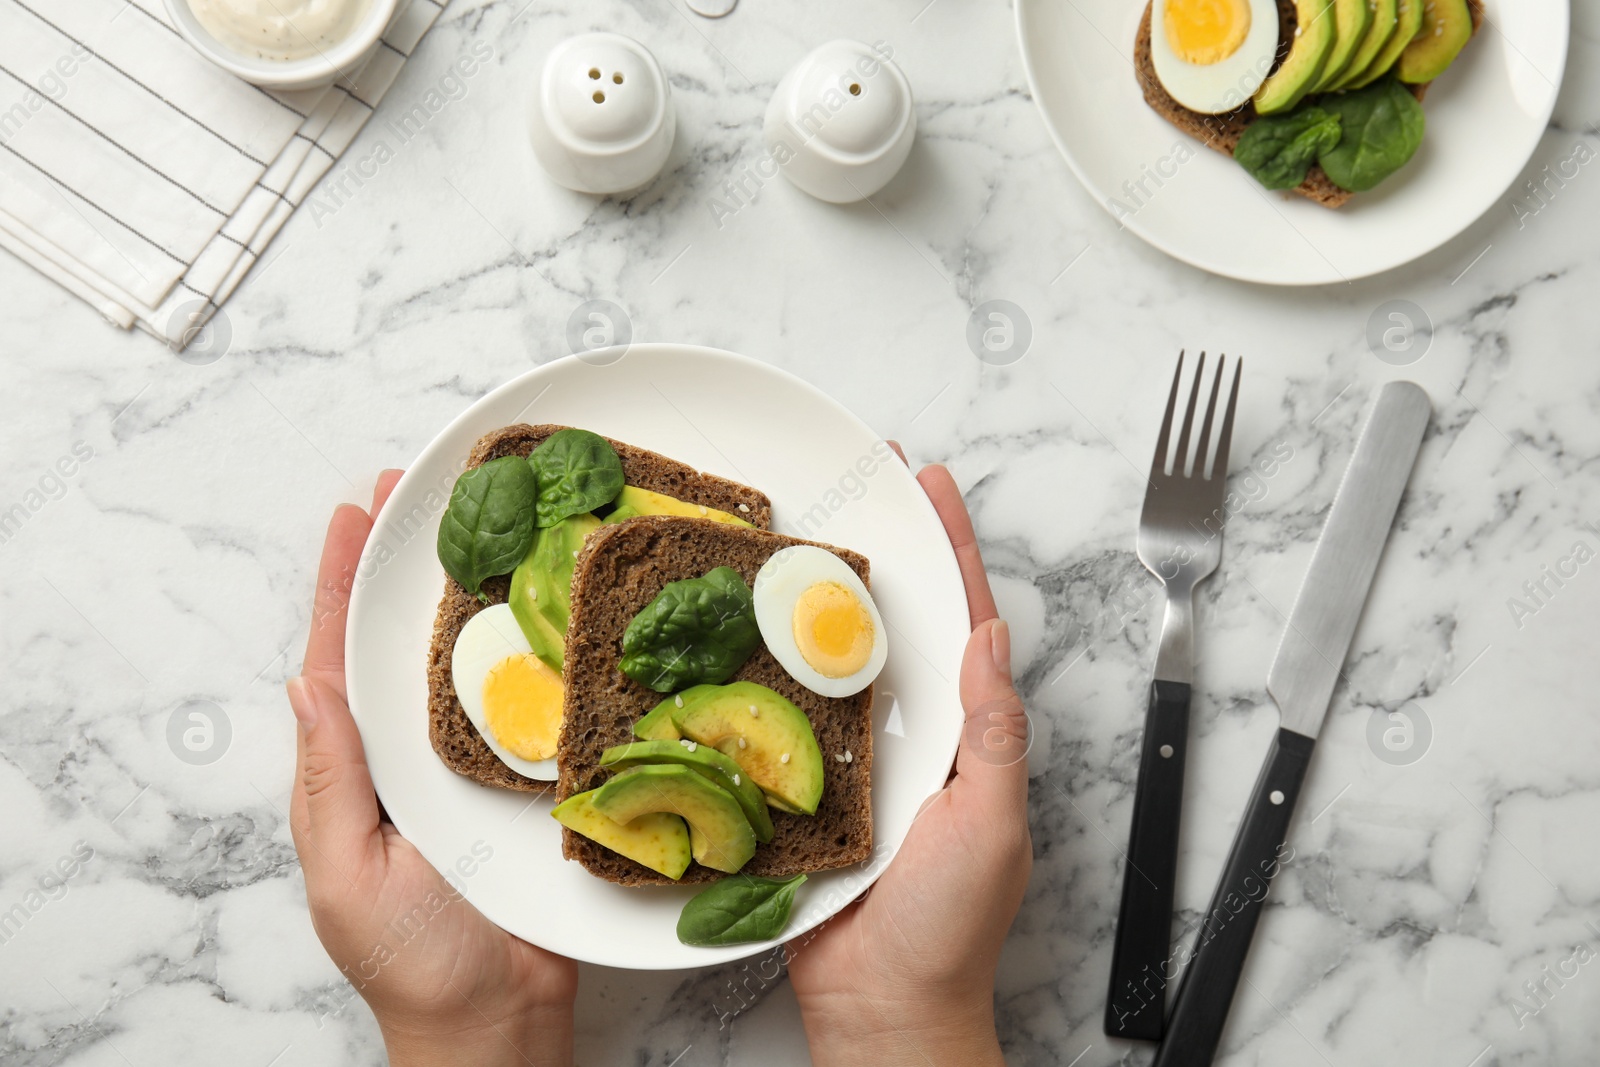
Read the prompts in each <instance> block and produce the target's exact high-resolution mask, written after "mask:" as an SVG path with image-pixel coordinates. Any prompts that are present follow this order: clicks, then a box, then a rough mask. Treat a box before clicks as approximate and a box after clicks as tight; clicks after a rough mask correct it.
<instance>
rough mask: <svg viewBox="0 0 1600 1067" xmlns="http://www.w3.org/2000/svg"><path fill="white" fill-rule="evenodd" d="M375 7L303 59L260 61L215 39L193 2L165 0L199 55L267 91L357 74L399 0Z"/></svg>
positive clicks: (374, 2) (376, 1) (378, 1)
mask: <svg viewBox="0 0 1600 1067" xmlns="http://www.w3.org/2000/svg"><path fill="white" fill-rule="evenodd" d="M370 2H371V6H370V7H369V8H368V9H367V12H366V14H365V15H364V16H362V19H361V21H360V22H358V23H357V24H356V26H355V28H354V29H352V30H351V31H350V35H349V36H348V37H346V38H345V39H344V40H342V41H340V42H339V43H338V44H335V45H332V46H330V47H329V48H327V49H325V50H324V51H322V52H320V53H318V54H317V55H314V56H308V57H307V58H305V59H288V60H275V59H261V58H259V57H257V56H247V55H244V54H243V53H241V52H237V51H235V50H233V49H231V48H229V47H228V46H227V45H225V44H224V43H222V42H221V41H219V40H217V38H215V37H213V36H212V35H211V32H210V31H209V30H207V29H206V28H205V26H204V24H202V23H201V22H200V20H199V19H198V18H196V17H195V13H194V11H193V10H191V9H190V7H189V0H166V5H167V15H168V16H169V17H170V18H171V19H172V24H173V25H174V26H176V27H177V29H178V33H179V35H180V36H182V37H183V39H184V40H186V41H188V42H189V44H190V45H192V46H193V47H194V50H195V51H196V52H199V53H200V54H201V55H202V56H205V57H206V58H207V59H209V60H210V61H211V62H212V63H215V64H216V65H217V66H219V67H221V68H222V69H223V70H225V71H227V72H228V73H229V74H232V75H234V76H236V77H239V78H243V79H244V80H245V81H247V82H250V83H251V84H252V85H260V86H262V87H264V88H268V89H283V90H294V89H318V88H321V87H322V86H324V85H331V84H333V82H334V80H335V79H337V78H339V77H340V76H341V75H353V74H354V73H355V72H356V71H357V70H359V69H360V67H361V64H362V63H363V62H365V61H366V59H367V57H368V56H370V55H371V54H372V53H373V52H374V51H375V50H376V49H377V47H378V39H379V38H381V37H382V36H383V32H384V30H386V29H388V27H389V20H390V19H392V18H394V9H395V6H396V4H397V3H398V0H370Z"/></svg>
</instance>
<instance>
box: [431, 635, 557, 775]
mask: <svg viewBox="0 0 1600 1067" xmlns="http://www.w3.org/2000/svg"><path fill="white" fill-rule="evenodd" d="M450 677H451V680H452V681H454V682H455V687H456V699H457V700H460V701H461V707H462V708H463V709H465V711H466V713H467V718H469V719H471V720H472V725H473V726H475V727H477V730H478V733H479V734H481V735H482V736H483V739H484V741H485V742H487V743H488V745H489V748H490V749H491V750H492V751H493V752H494V754H495V755H496V756H498V757H500V760H501V761H502V762H503V763H505V765H506V766H507V767H510V768H511V769H512V770H514V771H516V772H517V773H518V774H521V775H525V776H527V777H529V778H537V779H539V780H541V781H546V782H553V781H555V779H556V761H555V754H556V741H557V740H558V739H559V738H560V736H561V698H562V687H561V675H559V674H557V673H556V672H555V671H553V670H551V669H550V668H549V666H547V665H546V664H545V662H544V661H543V660H541V659H540V658H539V657H538V656H536V655H534V654H533V648H532V646H531V645H529V644H528V639H527V638H526V637H524V636H523V635H522V627H520V626H518V625H517V619H516V616H515V615H512V614H511V605H510V604H495V605H493V606H492V607H487V608H484V609H483V610H482V611H480V612H478V613H477V614H476V615H474V616H473V617H472V618H471V619H468V620H467V624H466V625H465V626H463V627H462V628H461V632H460V633H459V634H457V635H456V647H455V648H454V649H453V650H452V651H451V653H450Z"/></svg>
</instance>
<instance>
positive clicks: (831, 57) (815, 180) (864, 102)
mask: <svg viewBox="0 0 1600 1067" xmlns="http://www.w3.org/2000/svg"><path fill="white" fill-rule="evenodd" d="M889 55H890V50H889V49H888V47H887V46H883V45H880V46H879V47H877V48H873V47H871V46H869V45H865V44H862V43H861V42H860V41H847V40H840V41H829V42H828V43H827V44H825V45H822V46H821V47H819V48H817V49H816V50H815V51H813V52H812V53H811V54H810V55H808V56H806V57H805V58H804V59H802V60H801V61H800V62H799V63H797V64H796V65H795V66H794V67H793V68H792V69H791V70H790V71H789V73H787V74H785V75H784V76H783V80H782V81H780V82H779V83H778V91H777V92H776V93H774V94H773V96H772V102H771V103H769V104H768V105H767V115H766V122H765V127H764V135H765V139H766V145H767V151H768V152H770V153H771V154H772V156H773V158H774V159H776V160H777V161H778V163H779V164H780V166H781V169H782V170H783V173H784V175H785V176H786V177H788V179H789V180H790V181H792V182H793V183H794V184H795V185H797V186H799V187H800V188H801V189H802V190H804V191H805V192H807V193H810V194H811V195H812V196H814V197H816V198H817V199H819V200H827V201H830V202H832V203H835V204H846V203H850V202H852V201H856V200H863V199H865V198H867V197H869V196H871V195H872V194H873V193H875V192H877V191H878V190H879V189H882V188H883V187H884V186H885V185H887V184H888V183H889V179H891V178H893V177H894V176H895V175H896V174H897V173H899V171H900V167H901V165H902V164H903V163H905V161H906V156H907V155H909V154H910V152H911V142H912V141H913V140H914V139H915V138H916V132H917V116H916V111H915V110H914V109H913V107H912V100H911V84H910V83H909V82H908V81H906V76H905V74H903V73H902V72H901V70H900V68H899V67H897V66H896V65H895V64H894V62H893V61H892V60H891V59H890V58H889Z"/></svg>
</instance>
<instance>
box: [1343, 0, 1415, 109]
mask: <svg viewBox="0 0 1600 1067" xmlns="http://www.w3.org/2000/svg"><path fill="white" fill-rule="evenodd" d="M1422 4H1423V0H1400V13H1399V15H1398V16H1397V21H1396V23H1395V27H1394V36H1393V37H1390V38H1389V41H1388V43H1387V44H1385V45H1384V46H1383V47H1382V48H1381V49H1379V50H1378V54H1377V55H1376V56H1374V57H1373V59H1372V63H1371V64H1370V65H1369V66H1368V67H1367V69H1366V70H1364V71H1362V72H1361V75H1360V76H1359V77H1356V78H1351V79H1348V80H1346V81H1345V83H1344V84H1343V85H1342V86H1340V88H1342V89H1359V88H1361V87H1362V86H1363V85H1370V84H1371V83H1372V82H1375V81H1377V80H1378V79H1379V78H1381V77H1383V76H1384V75H1385V74H1387V73H1388V72H1389V68H1390V67H1393V66H1394V64H1395V60H1397V59H1399V58H1400V53H1401V52H1404V51H1405V50H1406V46H1407V45H1409V44H1410V43H1411V41H1412V40H1413V39H1414V38H1415V37H1416V36H1417V30H1419V29H1421V28H1422Z"/></svg>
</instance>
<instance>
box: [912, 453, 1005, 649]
mask: <svg viewBox="0 0 1600 1067" xmlns="http://www.w3.org/2000/svg"><path fill="white" fill-rule="evenodd" d="M917 481H918V482H920V483H922V489H923V491H924V492H925V493H927V494H928V499H929V500H931V501H933V510H935V511H937V512H938V513H939V521H940V522H942V523H944V531H945V533H946V534H948V535H949V536H950V547H951V548H953V549H955V552H956V562H957V563H958V564H960V565H961V580H962V582H963V584H965V585H966V587H967V613H968V615H970V616H971V620H972V626H973V629H977V627H978V626H979V625H980V624H981V623H984V622H987V621H988V620H990V619H992V618H995V617H996V616H997V615H998V614H999V612H997V611H996V610H995V606H994V593H993V592H991V591H990V589H989V575H988V573H987V572H986V571H985V570H984V569H983V556H982V554H980V553H979V551H978V535H977V534H976V533H974V532H973V529H972V516H970V515H968V514H967V505H966V504H965V503H963V502H962V500H961V490H960V489H958V488H956V482H955V479H954V478H952V477H950V472H949V471H947V470H945V469H944V467H942V466H940V465H939V464H934V465H933V466H930V467H924V468H922V470H921V471H920V472H919V473H918V474H917Z"/></svg>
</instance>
